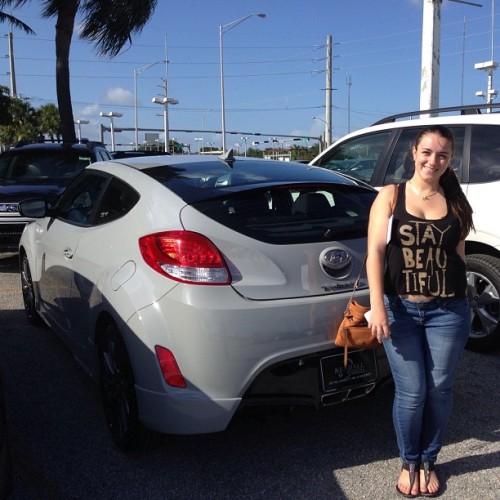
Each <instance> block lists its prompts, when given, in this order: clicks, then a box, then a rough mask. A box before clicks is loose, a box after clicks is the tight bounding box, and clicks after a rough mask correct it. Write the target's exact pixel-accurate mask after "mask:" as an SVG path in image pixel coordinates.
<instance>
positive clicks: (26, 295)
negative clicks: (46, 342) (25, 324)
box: [21, 253, 42, 325]
mask: <svg viewBox="0 0 500 500" xmlns="http://www.w3.org/2000/svg"><path fill="white" fill-rule="evenodd" d="M21 289H22V292H23V302H24V311H25V313H26V316H27V318H28V321H29V322H30V323H31V324H32V325H39V324H40V323H41V322H42V319H41V318H40V316H39V314H38V312H37V310H36V296H35V288H34V286H33V279H32V277H31V270H30V265H29V262H28V257H27V255H26V254H25V253H23V254H22V255H21Z"/></svg>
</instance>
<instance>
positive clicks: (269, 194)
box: [193, 184, 375, 245]
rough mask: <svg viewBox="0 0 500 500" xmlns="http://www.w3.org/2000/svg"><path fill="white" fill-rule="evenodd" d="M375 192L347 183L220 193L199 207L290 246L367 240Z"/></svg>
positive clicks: (237, 228)
mask: <svg viewBox="0 0 500 500" xmlns="http://www.w3.org/2000/svg"><path fill="white" fill-rule="evenodd" d="M374 198H375V193H373V192H372V191H368V190H366V189H363V188H359V187H355V186H347V185H333V184H323V185H318V184H316V185H301V186H299V185H289V186H279V187H275V188H261V189H252V190H251V191H240V192H237V193H234V194H230V195H226V196H220V197H218V198H216V199H211V200H207V201H203V202H198V203H195V204H194V205H193V206H194V207H195V208H197V209H198V210H200V212H202V213H203V214H204V215H207V216H208V217H211V218H212V219H214V220H216V221H217V222H220V223H221V224H223V225H224V226H227V227H229V228H231V229H234V230H235V231H238V232H240V233H242V234H244V235H246V236H249V237H251V238H254V239H256V240H260V241H264V242H267V243H272V244H276V245H285V244H293V243H311V242H318V241H328V240H345V239H348V238H364V237H366V231H367V226H368V215H369V210H370V206H371V204H372V202H373V199H374Z"/></svg>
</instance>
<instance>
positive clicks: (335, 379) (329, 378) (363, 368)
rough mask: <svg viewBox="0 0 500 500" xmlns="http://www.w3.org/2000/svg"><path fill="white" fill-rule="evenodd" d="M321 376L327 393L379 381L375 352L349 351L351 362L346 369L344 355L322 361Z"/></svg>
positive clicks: (336, 355) (329, 357)
mask: <svg viewBox="0 0 500 500" xmlns="http://www.w3.org/2000/svg"><path fill="white" fill-rule="evenodd" d="M321 374H322V378H323V390H324V391H325V392H329V391H338V390H340V389H346V388H350V387H356V386H358V385H363V384H366V383H370V382H374V381H375V380H376V379H377V361H376V358H375V351H373V350H358V351H352V350H349V361H348V364H347V367H344V354H343V353H341V354H335V355H334V356H328V357H326V358H322V359H321Z"/></svg>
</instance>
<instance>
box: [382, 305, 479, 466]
mask: <svg viewBox="0 0 500 500" xmlns="http://www.w3.org/2000/svg"><path fill="white" fill-rule="evenodd" d="M385 305H386V308H387V312H388V316H389V324H390V329H391V336H390V338H389V339H387V340H384V341H383V343H384V348H385V351H386V353H387V358H388V360H389V364H390V366H391V371H392V375H393V379H394V384H395V388H396V393H395V397H394V406H393V420H394V428H395V431H396V438H397V443H398V447H399V453H400V456H401V459H402V460H403V461H404V462H408V461H417V462H420V461H430V462H435V461H436V458H437V454H438V453H439V451H440V449H441V446H442V441H443V434H444V431H445V429H446V426H447V424H448V420H449V417H450V412H451V406H452V385H453V380H454V378H455V373H456V369H457V366H458V362H459V360H460V356H461V354H462V352H463V349H464V346H465V343H466V341H467V337H468V335H469V329H470V309H469V303H468V300H467V299H465V298H463V299H462V298H460V299H453V298H452V299H441V298H435V299H432V300H430V301H427V302H413V301H410V300H406V299H404V298H402V297H398V296H386V297H385Z"/></svg>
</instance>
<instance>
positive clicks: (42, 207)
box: [19, 198, 47, 219]
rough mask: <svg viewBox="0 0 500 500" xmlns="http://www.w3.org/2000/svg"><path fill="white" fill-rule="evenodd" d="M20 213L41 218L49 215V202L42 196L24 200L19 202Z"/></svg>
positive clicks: (33, 217)
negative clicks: (41, 197)
mask: <svg viewBox="0 0 500 500" xmlns="http://www.w3.org/2000/svg"><path fill="white" fill-rule="evenodd" d="M19 213H20V214H21V215H22V216H24V217H30V218H32V219H41V218H43V217H45V216H46V215H47V203H46V202H45V200H42V199H40V198H37V199H33V200H23V201H21V202H20V203H19Z"/></svg>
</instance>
